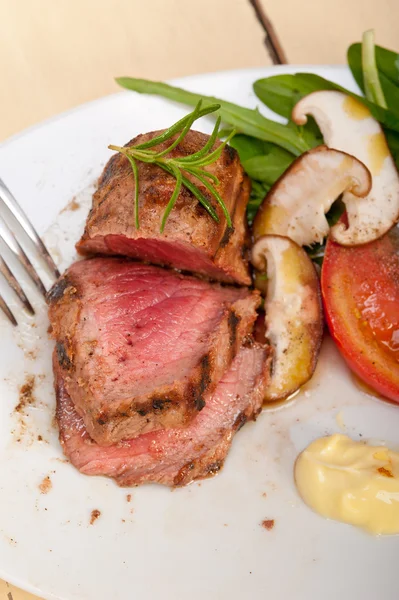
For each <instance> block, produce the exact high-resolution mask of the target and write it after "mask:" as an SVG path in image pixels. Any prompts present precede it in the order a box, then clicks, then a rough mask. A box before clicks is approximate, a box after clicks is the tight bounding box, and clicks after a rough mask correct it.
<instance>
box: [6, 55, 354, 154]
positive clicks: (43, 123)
mask: <svg viewBox="0 0 399 600" xmlns="http://www.w3.org/2000/svg"><path fill="white" fill-rule="evenodd" d="M263 69H264V70H265V71H268V70H272V71H276V72H277V73H292V71H301V72H302V71H304V70H308V71H314V70H315V69H336V70H337V71H349V67H348V66H347V65H337V64H328V65H322V64H313V65H310V64H289V65H269V66H267V65H266V66H265V67H245V68H242V69H222V70H219V71H210V72H201V73H192V74H191V75H184V76H183V77H174V78H172V79H166V80H165V82H164V83H169V84H171V85H182V84H184V82H185V81H187V80H190V79H193V78H194V77H211V76H212V77H218V76H221V75H232V74H233V73H236V74H237V75H240V74H243V73H251V72H255V71H256V72H259V71H261V70H263ZM116 85H117V84H116ZM128 93H130V92H129V90H123V89H121V90H120V91H119V92H113V93H111V94H106V95H105V96H100V97H99V98H94V99H93V100H88V101H87V102H82V103H80V104H77V105H76V106H73V107H71V108H68V109H66V110H64V111H61V112H59V113H56V114H54V115H51V116H49V117H46V118H44V119H41V120H39V121H37V122H36V123H33V124H32V125H28V127H25V128H24V129H21V131H17V132H16V133H13V134H11V135H10V136H8V137H6V138H5V139H4V140H2V141H1V142H0V150H5V149H6V148H7V146H9V145H10V144H12V143H13V142H15V141H19V140H20V138H21V137H24V136H27V135H29V134H31V133H36V132H37V131H38V130H40V129H42V128H44V127H47V126H49V125H52V124H53V123H55V122H58V121H61V120H63V119H65V118H67V117H69V116H72V115H74V114H75V113H78V112H80V111H83V110H86V109H90V108H92V107H93V106H98V105H100V104H106V103H107V102H112V101H113V100H114V99H115V98H116V97H117V96H120V95H125V94H128ZM141 95H145V94H141ZM169 102H173V100H169Z"/></svg>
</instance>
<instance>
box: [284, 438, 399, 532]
mask: <svg viewBox="0 0 399 600" xmlns="http://www.w3.org/2000/svg"><path fill="white" fill-rule="evenodd" d="M295 482H296V485H297V488H298V491H299V493H300V495H301V497H302V498H303V500H304V501H305V502H306V504H308V505H309V506H310V507H311V508H313V510H315V511H316V512H318V513H320V514H321V515H322V516H324V517H327V518H329V519H335V520H336V521H343V522H344V523H350V524H351V525H356V526H357V527H362V528H363V529H366V530H367V531H369V532H370V533H372V534H375V535H382V534H394V533H399V453H397V452H393V451H392V450H389V449H388V448H386V447H385V446H369V445H367V444H365V443H363V442H355V441H353V440H351V439H350V438H349V437H348V436H346V435H342V434H336V435H331V436H328V437H324V438H320V439H318V440H316V441H314V442H312V443H311V444H310V445H309V446H308V447H307V448H306V450H304V451H303V452H302V453H301V454H300V455H299V456H298V458H297V461H296V463H295Z"/></svg>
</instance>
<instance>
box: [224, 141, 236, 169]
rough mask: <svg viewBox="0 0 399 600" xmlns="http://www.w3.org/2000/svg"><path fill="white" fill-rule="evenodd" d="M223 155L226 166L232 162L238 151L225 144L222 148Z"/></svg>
mask: <svg viewBox="0 0 399 600" xmlns="http://www.w3.org/2000/svg"><path fill="white" fill-rule="evenodd" d="M224 156H225V160H226V167H228V166H229V165H231V163H232V162H234V161H235V159H236V158H237V156H238V152H237V150H236V149H235V148H232V147H231V146H229V145H228V144H227V145H226V146H225V148H224Z"/></svg>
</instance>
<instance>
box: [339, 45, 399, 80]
mask: <svg viewBox="0 0 399 600" xmlns="http://www.w3.org/2000/svg"><path fill="white" fill-rule="evenodd" d="M361 52H362V50H361V44H360V43H359V42H356V43H355V44H352V45H351V46H349V48H348V55H347V56H348V63H349V66H350V67H351V69H352V66H351V65H352V63H354V64H359V58H360V64H361ZM375 59H376V63H377V69H378V71H379V73H380V75H381V73H383V74H384V75H385V77H386V78H387V79H389V80H390V81H391V83H393V84H394V85H396V86H399V54H397V53H396V52H393V51H392V50H388V49H387V48H383V47H382V46H376V47H375ZM355 79H356V81H357V78H356V77H355ZM357 83H358V85H359V87H361V88H362V86H361V85H360V83H359V81H357ZM362 89H363V88H362Z"/></svg>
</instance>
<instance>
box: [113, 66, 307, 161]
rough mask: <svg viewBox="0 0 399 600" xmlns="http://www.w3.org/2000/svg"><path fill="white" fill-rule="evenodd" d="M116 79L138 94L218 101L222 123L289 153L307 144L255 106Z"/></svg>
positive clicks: (194, 101)
mask: <svg viewBox="0 0 399 600" xmlns="http://www.w3.org/2000/svg"><path fill="white" fill-rule="evenodd" d="M116 82H117V83H118V84H119V85H120V86H122V87H124V88H126V89H128V90H132V91H135V92H139V93H140V94H157V95H158V96H163V97H164V98H169V100H174V101H176V102H182V103H183V104H189V105H191V106H196V105H197V103H198V102H199V101H200V100H202V106H203V107H204V108H206V107H207V106H208V105H210V104H215V103H216V104H219V105H220V109H219V110H218V111H217V113H215V114H216V115H217V114H220V116H221V118H222V121H223V123H227V124H228V125H231V126H232V127H234V128H235V129H236V130H237V131H239V132H241V133H245V134H247V135H250V136H252V137H256V138H258V139H260V140H264V141H266V142H272V143H274V144H277V145H278V146H281V147H282V148H285V149H286V150H288V151H289V152H292V154H295V156H299V155H300V154H302V153H303V152H305V151H306V150H308V146H307V145H306V143H305V142H304V140H303V139H301V138H298V136H297V135H295V132H294V131H292V130H291V129H289V128H288V127H285V125H282V124H281V123H276V122H275V121H272V120H270V119H267V118H266V117H264V116H263V115H262V114H261V113H260V112H259V111H258V110H257V109H253V108H244V107H242V106H238V105H237V104H233V103H232V102H227V101H226V100H218V99H217V98H214V97H213V96H204V95H202V94H195V93H193V92H188V91H186V90H183V89H181V88H178V87H175V86H173V85H169V84H167V83H162V82H160V81H150V80H148V79H134V78H132V77H119V78H117V79H116Z"/></svg>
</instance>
